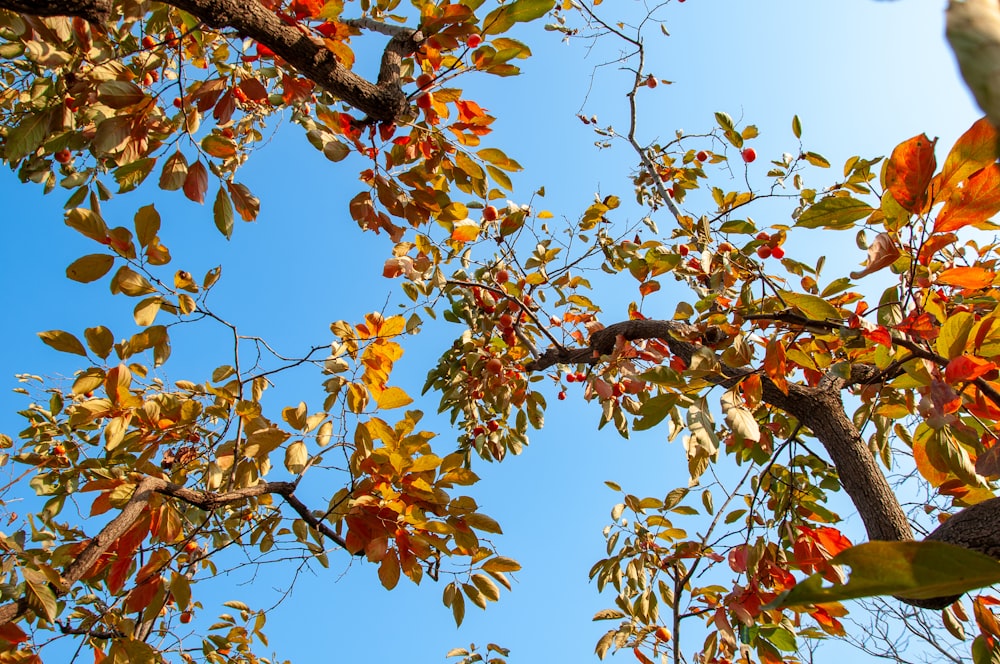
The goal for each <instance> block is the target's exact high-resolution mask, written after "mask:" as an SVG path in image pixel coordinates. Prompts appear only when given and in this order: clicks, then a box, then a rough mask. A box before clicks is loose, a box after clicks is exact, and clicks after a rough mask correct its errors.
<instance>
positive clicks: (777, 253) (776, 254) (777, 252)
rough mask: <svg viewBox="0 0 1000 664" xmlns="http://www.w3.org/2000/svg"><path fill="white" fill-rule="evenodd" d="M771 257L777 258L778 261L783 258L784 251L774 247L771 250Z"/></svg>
mask: <svg viewBox="0 0 1000 664" xmlns="http://www.w3.org/2000/svg"><path fill="white" fill-rule="evenodd" d="M771 256H772V257H773V258H777V259H778V260H779V261H780V260H781V259H782V258H784V257H785V250H784V249H782V248H781V247H774V248H773V249H771Z"/></svg>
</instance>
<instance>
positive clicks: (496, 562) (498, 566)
mask: <svg viewBox="0 0 1000 664" xmlns="http://www.w3.org/2000/svg"><path fill="white" fill-rule="evenodd" d="M519 569H521V564H520V563H518V562H517V561H516V560H514V559H513V558H505V557H504V556H494V557H493V558H489V559H488V560H487V561H486V562H484V563H483V571H484V572H516V571H518V570H519Z"/></svg>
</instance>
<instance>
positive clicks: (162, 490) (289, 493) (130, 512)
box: [0, 477, 347, 625]
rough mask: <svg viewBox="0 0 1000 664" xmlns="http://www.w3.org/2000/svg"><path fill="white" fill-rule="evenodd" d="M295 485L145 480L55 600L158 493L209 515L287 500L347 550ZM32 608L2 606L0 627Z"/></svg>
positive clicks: (67, 574) (68, 571) (55, 588)
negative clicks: (213, 485) (253, 502)
mask: <svg viewBox="0 0 1000 664" xmlns="http://www.w3.org/2000/svg"><path fill="white" fill-rule="evenodd" d="M296 486H297V485H296V484H295V483H294V482H260V483H258V484H255V485H254V486H249V487H245V488H242V489H237V490H235V491H227V492H225V493H214V492H211V491H195V490H194V489H188V488H187V487H184V486H181V485H179V484H173V483H171V482H168V481H166V480H164V479H160V478H158V477H144V478H143V479H142V480H141V481H140V482H139V484H138V485H137V486H136V487H135V491H133V493H132V497H131V498H129V500H128V502H127V503H126V504H125V507H123V508H122V511H121V512H119V513H118V515H117V516H116V517H115V518H114V519H112V520H111V521H110V522H108V524H107V525H106V526H104V528H102V529H101V532H99V533H98V534H97V536H96V537H94V538H93V539H92V540H90V542H89V543H88V544H87V546H86V548H84V550H83V551H82V552H81V553H80V554H79V555H78V556H77V557H76V558H75V559H74V560H73V562H72V563H70V564H69V565H67V566H66V568H65V569H64V570H63V572H62V574H61V575H60V577H59V583H58V584H55V583H53V584H50V586H51V588H52V592H53V593H54V594H55V595H56V597H59V596H61V595H65V594H66V593H67V592H69V589H70V588H71V587H72V586H73V584H74V583H76V582H77V581H79V580H80V579H82V578H83V577H84V575H85V574H86V573H87V571H88V570H90V569H91V567H93V565H94V564H95V563H96V562H97V560H98V558H100V557H101V556H102V555H103V554H104V553H106V552H107V550H108V549H109V548H110V547H111V545H112V544H114V543H115V542H116V541H117V540H118V538H120V537H121V536H122V535H124V534H125V533H126V532H128V530H129V528H131V527H132V526H133V524H135V522H136V521H137V520H138V519H139V518H140V517H141V516H142V513H143V511H144V510H145V509H146V508H147V507H148V505H149V501H150V499H151V498H152V497H153V494H157V493H158V494H161V495H164V496H169V497H171V498H176V499H177V500H181V501H184V502H185V503H188V504H189V505H193V506H195V507H198V508H200V509H202V510H205V511H206V512H207V511H212V510H214V509H217V508H219V507H223V506H225V505H230V504H233V503H239V502H243V501H245V500H247V499H249V498H254V497H257V496H263V495H265V494H272V495H279V496H281V497H282V498H284V499H285V502H287V503H288V505H289V506H290V507H291V508H292V509H293V510H295V512H296V513H297V514H298V515H299V516H300V517H302V519H303V520H304V521H305V522H306V523H308V524H309V525H310V526H311V527H313V528H314V529H316V530H317V531H318V532H319V533H320V534H322V535H323V536H324V537H326V538H327V539H329V540H331V541H332V542H334V543H335V544H337V545H338V546H340V547H341V548H343V549H345V550H346V549H347V543H346V542H345V541H344V539H343V538H342V537H341V536H340V535H338V534H337V533H336V532H334V531H333V530H332V529H331V528H330V527H328V526H327V525H326V524H325V523H323V522H322V521H320V520H319V519H318V518H317V517H316V516H315V515H313V513H312V512H311V511H310V510H309V508H308V507H306V505H305V504H304V503H303V502H302V501H301V500H299V499H298V497H296V496H295V488H296ZM29 609H30V606H29V605H28V601H27V599H26V598H23V597H22V598H21V599H19V600H17V601H16V602H11V603H9V604H5V605H3V606H0V625H3V624H6V623H8V622H11V621H12V620H15V619H17V618H18V617H19V616H21V615H23V614H24V613H26V612H27V611H28V610H29Z"/></svg>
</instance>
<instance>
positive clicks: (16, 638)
mask: <svg viewBox="0 0 1000 664" xmlns="http://www.w3.org/2000/svg"><path fill="white" fill-rule="evenodd" d="M27 640H28V635H27V634H25V633H24V632H23V631H22V630H21V628H20V627H18V626H17V625H15V624H14V623H4V624H3V625H0V641H6V642H7V643H22V642H23V641H27Z"/></svg>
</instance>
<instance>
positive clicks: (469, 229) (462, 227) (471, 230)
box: [451, 219, 479, 242]
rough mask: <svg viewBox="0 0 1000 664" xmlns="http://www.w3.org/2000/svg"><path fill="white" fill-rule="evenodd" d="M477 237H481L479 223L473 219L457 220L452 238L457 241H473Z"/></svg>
mask: <svg viewBox="0 0 1000 664" xmlns="http://www.w3.org/2000/svg"><path fill="white" fill-rule="evenodd" d="M477 237H479V224H477V223H476V222H474V221H472V220H471V219H463V220H461V221H456V222H455V227H454V229H453V230H452V231H451V239H452V240H455V241H456V242H471V241H472V240H475V239H476V238H477Z"/></svg>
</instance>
